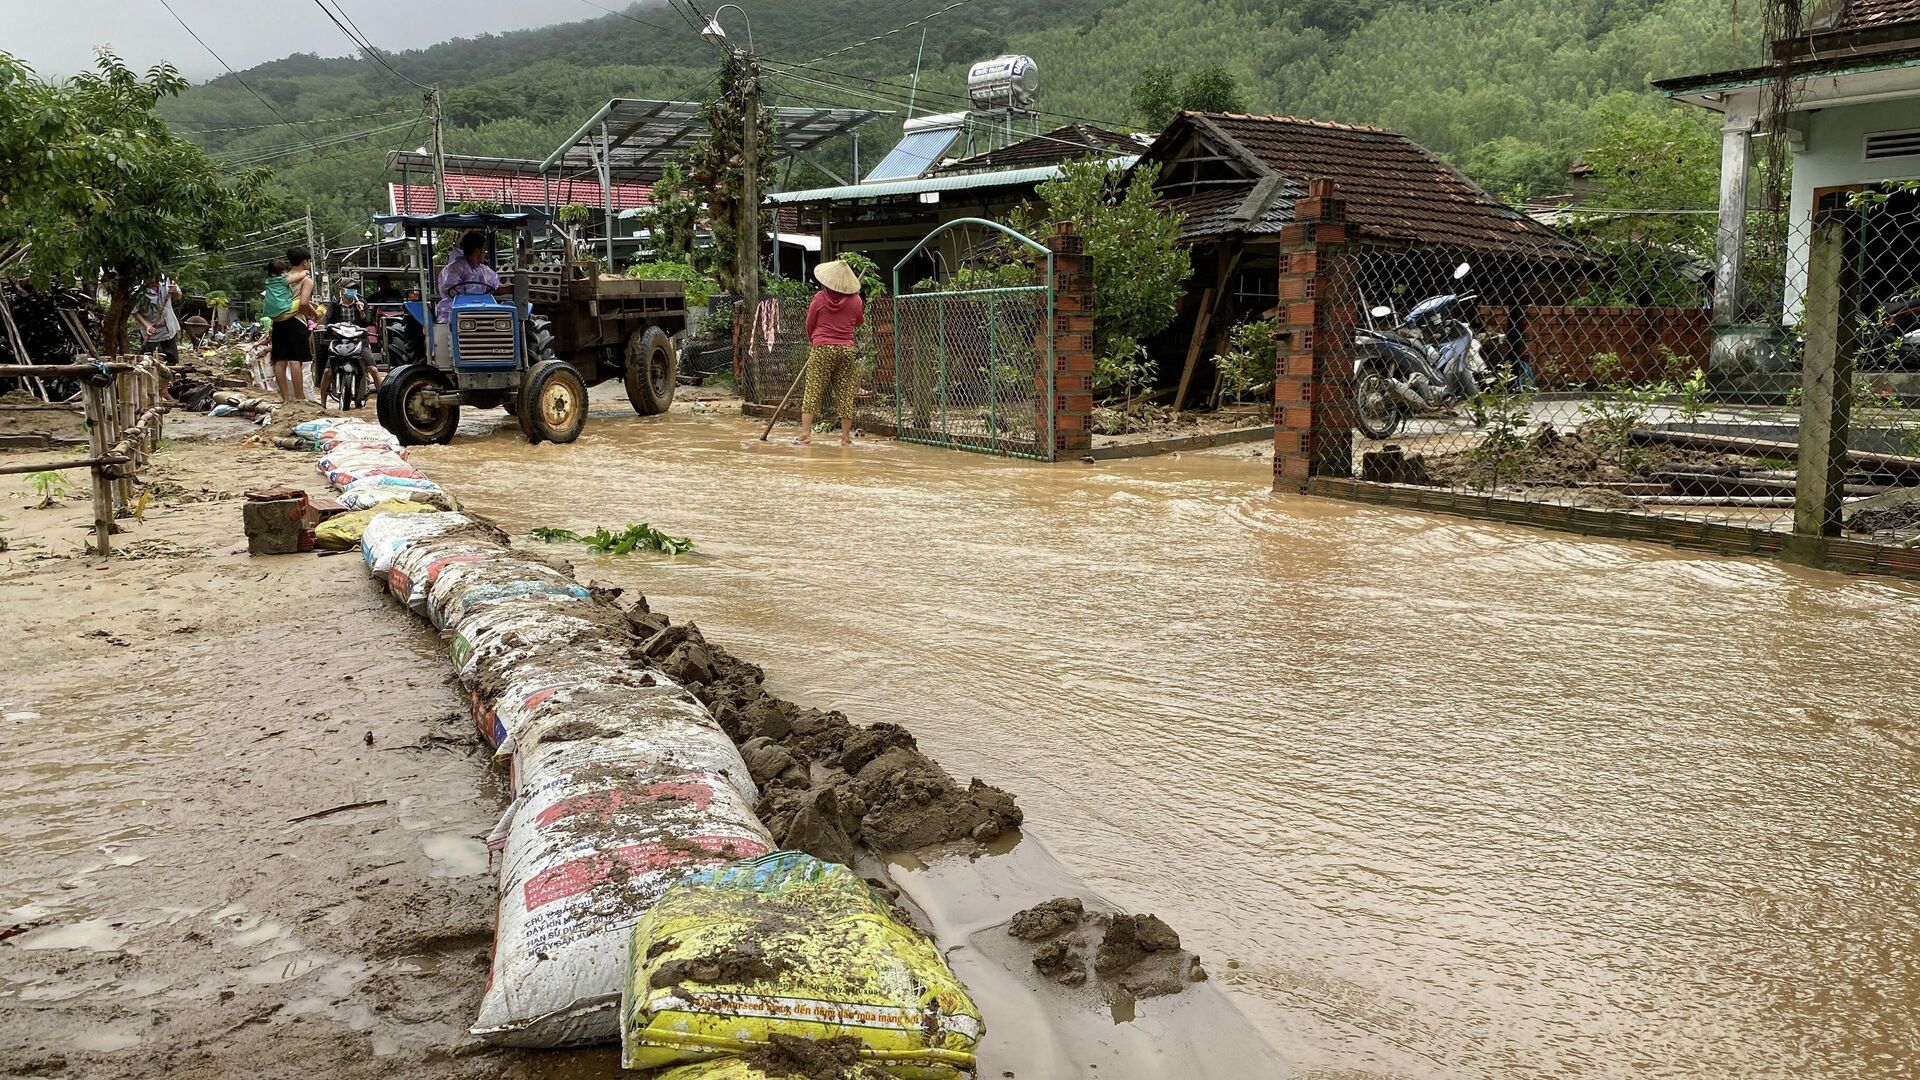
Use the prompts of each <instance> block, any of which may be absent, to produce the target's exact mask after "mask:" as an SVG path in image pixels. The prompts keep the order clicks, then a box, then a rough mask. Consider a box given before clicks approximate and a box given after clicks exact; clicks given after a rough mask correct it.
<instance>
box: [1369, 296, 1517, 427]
mask: <svg viewBox="0 0 1920 1080" xmlns="http://www.w3.org/2000/svg"><path fill="white" fill-rule="evenodd" d="M1472 270H1473V267H1472V266H1471V265H1470V264H1468V263H1461V264H1460V265H1459V266H1457V267H1455V268H1454V271H1453V280H1455V281H1460V280H1462V279H1464V278H1465V277H1466V276H1467V275H1468V274H1469V273H1471V272H1472ZM1474 299H1475V294H1473V293H1445V294H1441V295H1438V296H1430V297H1428V298H1427V299H1425V300H1422V301H1420V302H1419V303H1418V304H1415V305H1414V306H1413V307H1412V308H1410V309H1409V310H1408V311H1407V313H1406V314H1405V315H1402V316H1395V315H1394V313H1393V309H1392V308H1391V307H1388V306H1386V305H1381V306H1378V307H1374V308H1372V309H1370V310H1368V312H1367V325H1365V326H1363V327H1360V328H1358V330H1357V331H1356V333H1355V335H1354V344H1355V353H1356V357H1355V360H1354V365H1353V376H1354V416H1355V421H1356V424H1357V426H1358V427H1359V428H1360V430H1361V432H1362V433H1364V434H1365V435H1366V436H1367V437H1368V438H1370V439H1388V438H1392V437H1393V434H1394V433H1395V432H1397V431H1399V430H1400V425H1401V424H1402V423H1404V422H1405V421H1406V419H1407V418H1408V417H1410V416H1451V415H1454V414H1455V413H1456V412H1457V411H1458V410H1459V409H1460V408H1461V407H1462V406H1463V405H1467V404H1468V403H1470V402H1472V401H1473V399H1474V398H1476V397H1478V396H1479V395H1480V393H1481V392H1482V391H1483V390H1485V389H1486V388H1487V384H1488V381H1489V379H1488V370H1487V362H1486V358H1485V356H1484V352H1483V349H1482V347H1481V343H1482V339H1481V338H1480V337H1479V336H1476V335H1475V334H1474V332H1473V327H1471V326H1469V325H1467V322H1466V319H1465V311H1466V309H1467V307H1468V306H1469V305H1471V304H1472V302H1473V300H1474ZM1497 339H1498V335H1494V336H1493V337H1492V338H1490V339H1489V340H1497Z"/></svg>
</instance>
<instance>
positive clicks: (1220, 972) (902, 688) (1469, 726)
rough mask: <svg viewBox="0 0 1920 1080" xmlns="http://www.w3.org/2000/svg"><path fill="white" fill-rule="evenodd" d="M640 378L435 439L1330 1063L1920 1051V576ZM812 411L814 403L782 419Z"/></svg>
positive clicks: (1888, 1073) (1428, 1070)
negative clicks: (811, 419)
mask: <svg viewBox="0 0 1920 1080" xmlns="http://www.w3.org/2000/svg"><path fill="white" fill-rule="evenodd" d="M622 411H623V407H622V408H618V409H617V408H614V407H610V406H605V407H601V408H598V409H597V410H596V412H595V415H594V418H593V420H592V421H591V422H590V423H589V425H588V428H587V432H586V434H585V436H584V437H583V438H582V439H581V440H580V441H579V442H578V443H577V444H575V445H573V446H571V447H552V446H543V447H531V448H530V447H528V446H527V445H526V444H525V443H524V442H523V441H522V440H521V439H520V438H519V436H518V434H517V433H510V431H511V429H508V428H503V429H500V430H499V431H498V432H497V433H495V434H492V435H488V434H487V433H486V431H487V424H488V423H490V420H488V419H487V418H485V417H481V418H476V420H475V421H474V422H473V423H471V424H470V425H469V427H468V428H467V429H466V430H465V431H464V432H463V436H462V438H461V439H460V440H459V441H458V442H457V443H456V444H455V445H452V446H449V447H444V448H423V449H421V450H420V451H418V452H417V460H418V461H419V462H420V463H421V464H422V465H423V467H424V468H426V469H427V470H428V472H429V473H430V474H431V475H433V476H434V478H435V479H436V480H439V481H440V482H441V483H443V484H445V485H446V486H447V487H449V488H450V489H452V490H454V491H455V492H457V493H459V495H460V496H461V498H463V499H465V500H467V501H468V502H469V503H470V504H471V505H473V506H474V507H475V508H476V509H478V510H480V511H482V512H484V513H487V514H489V515H492V516H494V517H495V518H496V519H498V520H499V521H500V523H501V524H503V525H505V526H507V527H509V528H510V529H512V530H513V531H515V532H516V533H519V534H521V535H524V534H525V533H526V531H527V530H528V529H530V528H531V527H533V526H536V525H554V526H564V527H568V528H573V529H576V530H585V529H589V528H592V527H595V526H600V525H607V526H624V525H626V524H628V523H630V522H637V521H647V522H650V523H652V524H653V525H655V526H657V527H659V528H661V529H664V530H666V531H667V532H670V533H674V534H678V535H688V536H691V537H693V538H694V540H695V541H696V542H697V544H698V550H697V552H696V553H695V554H693V555H690V556H684V557H680V558H677V559H668V558H664V557H659V556H652V555H634V556H629V557H625V558H601V559H595V558H592V557H588V556H585V555H584V554H579V553H578V549H574V551H573V553H571V554H570V557H574V558H575V559H576V563H577V565H578V566H579V573H580V576H581V577H582V579H586V578H588V577H597V578H599V579H601V580H604V581H608V582H612V583H617V584H625V585H628V586H631V587H633V588H636V589H639V590H641V591H643V592H645V593H646V595H647V596H648V597H649V598H650V600H651V602H652V603H653V605H654V606H655V607H656V608H657V609H659V610H663V611H666V612H668V613H670V614H672V615H673V616H675V617H676V618H677V619H681V620H686V619H692V620H694V621H697V622H699V623H700V624H701V626H702V628H703V629H704V630H706V631H707V632H708V634H710V635H711V636H713V637H714V638H715V640H717V641H720V642H722V643H723V644H725V645H726V646H727V647H728V648H730V649H732V650H733V651H735V652H736V653H738V654H739V655H741V656H743V657H745V658H747V659H751V660H754V661H756V662H758V663H761V664H762V665H763V666H764V667H765V668H766V670H767V672H768V674H769V682H770V684H772V688H773V689H774V690H775V691H776V692H778V693H780V694H782V695H785V696H789V697H793V698H797V699H799V700H800V701H802V702H803V703H805V704H809V705H814V706H819V707H833V708H840V709H844V710H845V711H846V712H847V713H848V714H850V715H851V716H853V717H854V718H855V719H856V720H859V721H862V722H871V721H894V722H898V723H901V724H904V725H906V726H908V727H910V728H911V729H912V730H913V731H914V732H915V734H916V735H917V736H918V737H919V738H920V740H921V743H922V746H923V747H924V748H926V749H928V750H929V751H930V752H932V753H933V754H934V755H935V756H936V757H938V758H939V759H940V760H942V761H943V762H944V763H946V764H947V765H948V767H949V768H950V769H952V770H953V771H954V772H956V773H958V774H961V775H963V776H964V775H967V774H977V775H979V776H981V777H983V778H985V779H987V780H989V781H991V782H992V783H995V784H999V785H1002V786H1004V787H1006V788H1008V789H1009V790H1011V791H1013V792H1015V793H1017V794H1018V795H1019V796H1020V799H1021V801H1022V804H1023V805H1024V806H1025V807H1026V810H1027V814H1028V818H1029V822H1030V824H1031V826H1032V828H1033V830H1034V831H1035V832H1036V833H1037V834H1038V835H1040V836H1042V837H1043V838H1044V839H1045V840H1046V841H1047V843H1048V844H1049V845H1050V846H1051V847H1052V848H1054V850H1055V851H1056V852H1058V854H1059V855H1060V857H1061V858H1062V860H1063V861H1065V862H1066V863H1067V864H1068V865H1070V866H1071V867H1072V868H1073V869H1075V870H1077V871H1078V872H1079V873H1081V874H1082V875H1084V876H1085V877H1086V878H1087V879H1088V880H1089V881H1090V882H1091V883H1092V884H1093V885H1094V886H1095V887H1096V888H1099V889H1100V890H1102V891H1103V892H1105V893H1106V894H1107V895H1108V896H1110V897H1111V898H1112V899H1113V900H1114V901H1116V902H1117V903H1119V904H1120V905H1122V906H1123V907H1125V908H1126V909H1127V910H1131V911H1151V912H1155V913H1157V914H1159V915H1161V916H1163V917H1164V918H1166V919H1167V920H1168V921H1169V922H1170V923H1172V924H1173V925H1174V926H1175V927H1176V928H1177V929H1178V930H1179V931H1180V932H1181V934H1182V936H1183V938H1184V939H1186V941H1187V943H1188V944H1190V945H1192V946H1193V947H1195V948H1196V949H1197V950H1198V951H1199V952H1200V953H1201V954H1202V956H1203V958H1204V959H1205V960H1206V961H1207V964H1208V966H1209V968H1210V969H1211V970H1212V971H1213V972H1214V974H1215V977H1216V979H1218V980H1220V981H1221V982H1222V983H1223V984H1224V985H1226V986H1227V988H1228V989H1229V992H1230V993H1232V994H1233V995H1234V996H1235V998H1236V1000H1237V1001H1238V1002H1239V1003H1240V1005H1241V1006H1242V1008H1244V1009H1245V1010H1246V1011H1247V1012H1248V1014H1249V1015H1250V1016H1251V1017H1252V1018H1253V1019H1254V1021H1255V1022H1256V1023H1257V1024H1258V1025H1259V1026H1260V1027H1261V1029H1262V1030H1263V1031H1265V1032H1266V1033H1267V1034H1268V1036H1269V1037H1270V1038H1271V1039H1272V1040H1273V1041H1274V1043H1275V1044H1276V1045H1277V1046H1279V1047H1280V1049H1281V1050H1282V1052H1283V1053H1284V1054H1285V1055H1286V1057H1287V1058H1288V1059H1289V1060H1290V1061H1291V1062H1292V1063H1293V1065H1294V1070H1295V1074H1296V1075H1297V1076H1302V1077H1334V1076H1339V1077H1374V1076H1460V1077H1471V1076H1488V1077H1521V1076H1527V1077H1531V1076H1558V1077H1626V1076H1637V1075H1641V1074H1643V1073H1645V1072H1649V1071H1652V1072H1660V1073H1665V1074H1668V1075H1688V1076H1742V1077H1747V1076H1762V1075H1782V1076H1784V1075H1789V1074H1791V1075H1794V1076H1796V1077H1823V1078H1860V1077H1894V1076H1911V1075H1913V1071H1914V1069H1915V1064H1914V1062H1915V1060H1916V1053H1917V1051H1916V1048H1917V1047H1920V1022H1917V1021H1916V1016H1920V965H1917V964H1916V927H1917V926H1920V846H1917V845H1916V843H1915V840H1916V833H1920V806H1916V802H1917V801H1920V795H1916V792H1920V754H1917V753H1916V751H1917V750H1920V730H1916V729H1917V728H1920V724H1917V723H1916V720H1915V706H1916V704H1917V703H1920V686H1916V684H1915V682H1914V681H1913V680H1912V678H1911V677H1910V674H1909V664H1908V660H1907V658H1906V650H1907V649H1908V648H1909V647H1910V645H1911V643H1912V642H1913V641H1915V640H1916V634H1920V604H1916V603H1915V590H1913V589H1912V588H1910V587H1908V586H1904V585H1899V584H1888V583H1883V582H1878V581H1873V580H1868V579H1850V578H1846V577H1842V576H1838V575H1831V574H1822V573H1813V572H1804V571H1800V570H1797V569H1795V568H1791V567H1786V566H1781V565H1775V564H1771V563H1764V562H1756V561H1744V560H1732V559H1718V558H1706V557H1699V556H1694V555H1686V554H1680V553H1676V552H1672V551H1668V550H1665V549H1660V548H1655V547H1649V546H1637V545H1631V544H1624V543H1613V542H1600V541H1591V540H1583V539H1578V538H1573V537H1564V536H1560V535H1557V534H1553V533H1547V532H1540V531H1533V530H1523V529H1517V528H1509V527H1504V526H1498V525H1492V524H1486V523H1478V522H1469V521H1464V520H1460V519H1450V518H1446V517H1439V516H1422V515H1416V514H1410V513H1404V512H1399V511H1394V510H1388V509H1382V508H1374V507H1363V506H1357V505H1348V504H1343V503H1338V502H1331V501H1321V500H1307V499H1297V498H1287V497H1276V496H1274V495H1272V494H1271V493H1270V491H1269V486H1270V481H1269V476H1270V473H1269V469H1270V464H1269V461H1268V459H1267V457H1266V456H1264V455H1262V456H1261V457H1259V458H1254V457H1252V456H1251V454H1252V452H1251V451H1250V450H1248V449H1245V448H1240V449H1238V450H1237V451H1235V452H1232V453H1224V452H1223V453H1218V454H1209V455H1189V456H1186V457H1184V458H1180V459H1158V460H1148V461H1141V462H1123V463H1114V464H1106V465H1101V466H1089V465H1082V464H1078V463H1072V464H1061V465H1055V466H1044V465H1033V464H1022V463H1015V462H1008V461H1002V460H997V459H994V458H990V457H985V456H979V455H972V454H965V453H957V452H945V451H939V450H934V449H928V448H922V447H914V446H908V445H905V444H899V443H893V442H888V441H884V440H875V441H870V442H866V443H863V444H861V445H858V446H856V447H855V448H853V449H851V450H841V449H840V448H838V447H836V446H831V445H817V446H815V447H813V448H811V449H807V450H800V449H796V448H794V447H791V446H788V445H785V444H783V443H779V442H776V443H761V442H758V441H757V439H756V436H757V434H758V425H756V424H752V423H751V422H749V421H744V420H742V419H741V418H739V417H738V416H737V415H734V414H733V412H732V410H731V409H730V408H729V409H726V410H725V411H724V412H722V411H718V410H716V411H713V412H708V413H705V414H699V415H683V414H680V413H678V412H676V413H675V414H674V415H671V416H669V417H664V418H658V419H655V420H649V421H637V420H635V419H634V418H633V417H632V416H631V414H627V415H625V416H622V415H621V412H622ZM782 430H783V431H784V432H786V433H787V435H788V436H790V434H791V428H784V429H782Z"/></svg>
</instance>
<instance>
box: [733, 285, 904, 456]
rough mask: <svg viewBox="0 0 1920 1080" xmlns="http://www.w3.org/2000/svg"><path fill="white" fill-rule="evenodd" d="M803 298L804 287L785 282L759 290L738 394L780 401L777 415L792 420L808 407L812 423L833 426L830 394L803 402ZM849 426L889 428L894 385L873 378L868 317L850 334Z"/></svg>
mask: <svg viewBox="0 0 1920 1080" xmlns="http://www.w3.org/2000/svg"><path fill="white" fill-rule="evenodd" d="M807 301H808V296H807V294H806V293H805V291H804V290H803V289H795V288H791V287H789V288H788V289H786V290H783V291H781V292H763V293H762V294H761V297H760V300H759V302H758V303H757V304H755V305H754V307H753V315H752V322H751V323H750V324H749V325H750V327H751V335H750V337H751V340H750V344H749V347H748V350H747V354H746V357H745V359H744V362H743V363H742V364H741V377H740V387H739V389H740V394H741V396H742V397H743V398H745V399H746V401H747V402H748V403H749V404H752V405H763V406H766V407H768V408H777V407H779V406H780V404H781V402H782V401H783V400H784V401H785V402H786V407H785V409H783V410H782V411H781V414H780V415H781V416H782V417H785V418H788V419H792V418H795V417H798V416H799V415H800V413H801V412H803V411H811V412H812V413H813V415H814V416H815V418H816V422H817V423H824V424H829V425H837V424H838V423H839V422H840V417H839V416H838V415H837V414H836V413H835V411H834V406H833V397H832V395H831V394H825V395H822V398H823V399H822V400H820V401H807V400H805V397H806V389H807V388H806V380H805V378H804V375H805V372H806V367H807V354H808V352H809V351H811V349H810V346H809V345H808V343H807ZM853 340H854V371H853V379H854V396H853V425H854V427H855V428H857V429H859V430H862V431H868V432H891V431H892V430H893V415H894V410H893V388H892V385H891V384H890V382H888V381H887V380H885V379H876V377H875V374H874V371H875V367H876V361H877V353H876V350H875V346H874V334H873V322H872V320H871V319H869V320H868V321H867V322H866V323H865V324H864V325H862V326H861V327H860V329H859V330H857V331H856V332H855V333H854V339H853Z"/></svg>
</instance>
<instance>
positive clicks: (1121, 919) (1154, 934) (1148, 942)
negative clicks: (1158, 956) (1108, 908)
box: [1093, 915, 1180, 975]
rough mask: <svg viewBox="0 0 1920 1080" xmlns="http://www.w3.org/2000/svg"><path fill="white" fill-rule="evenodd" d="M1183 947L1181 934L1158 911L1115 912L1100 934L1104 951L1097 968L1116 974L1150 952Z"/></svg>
mask: <svg viewBox="0 0 1920 1080" xmlns="http://www.w3.org/2000/svg"><path fill="white" fill-rule="evenodd" d="M1179 948H1180V935H1179V934H1176V933H1174V931H1173V927H1171V926H1168V925H1167V924H1166V923H1165V922H1163V921H1161V920H1160V918H1159V917H1158V916H1154V915H1115V916H1114V917H1113V922H1111V923H1109V924H1108V925H1107V932H1106V934H1105V935H1104V936H1102V937H1101V938H1100V952H1099V954H1098V955H1096V956H1095V957H1094V958H1093V970H1094V971H1096V972H1098V973H1099V974H1101V975H1115V974H1118V973H1120V972H1122V971H1125V970H1126V969H1127V968H1130V967H1132V966H1133V965H1134V964H1137V963H1139V962H1140V961H1141V960H1142V959H1144V958H1145V957H1146V955H1147V954H1148V953H1156V952H1174V951H1177V950H1178V949H1179Z"/></svg>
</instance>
